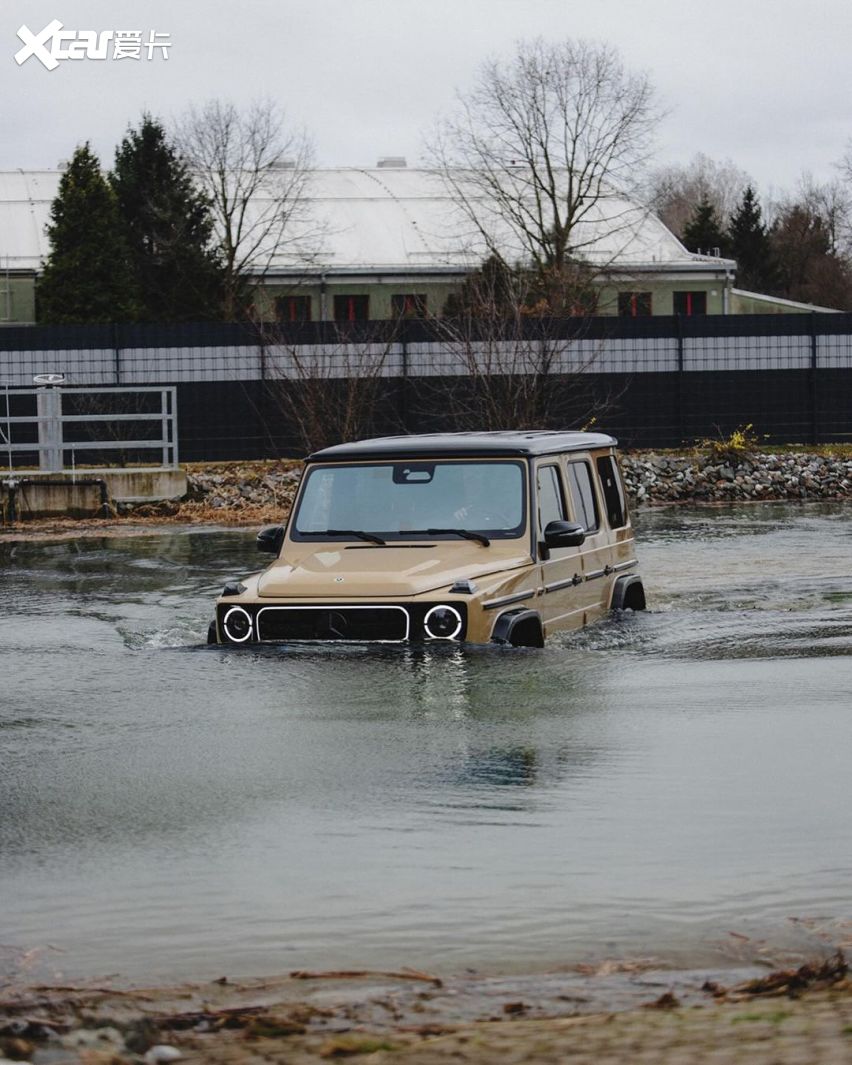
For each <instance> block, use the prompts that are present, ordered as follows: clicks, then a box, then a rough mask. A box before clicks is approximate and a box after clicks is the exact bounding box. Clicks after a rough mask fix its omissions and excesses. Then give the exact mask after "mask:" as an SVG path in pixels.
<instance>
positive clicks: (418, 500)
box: [291, 461, 526, 540]
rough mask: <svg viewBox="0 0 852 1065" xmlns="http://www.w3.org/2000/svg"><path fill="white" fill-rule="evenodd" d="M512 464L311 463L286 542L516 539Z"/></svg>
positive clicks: (519, 490)
mask: <svg viewBox="0 0 852 1065" xmlns="http://www.w3.org/2000/svg"><path fill="white" fill-rule="evenodd" d="M525 511H526V508H525V506H524V467H523V464H522V463H520V462H449V461H447V462H382V463H370V464H364V465H347V466H315V467H313V468H311V469H309V470H308V473H307V475H306V482H305V487H304V490H303V492H302V495H301V499H300V502H299V507H298V510H297V512H296V515H295V518H294V520H293V525H292V527H291V535H292V537H293V539H294V540H326V539H330V540H331V539H338V540H339V539H350V540H352V539H359V538H363V537H359V536H358V535H357V533H359V532H360V533H362V534H363V533H365V532H366V533H373V534H375V535H377V536H379V537H381V538H382V539H386V540H388V539H389V540H404V539H412V538H413V539H416V538H418V537H425V536H429V538H430V539H438V538H440V539H459V538H460V536H461V534H462V533H465V532H473V533H480V534H484V535H485V536H487V537H488V538H491V539H493V538H497V539H500V538H503V539H510V538H513V537H517V536H521V535H522V534H523V532H524V527H525V525H526V512H525Z"/></svg>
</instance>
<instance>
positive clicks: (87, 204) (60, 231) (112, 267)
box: [37, 144, 135, 324]
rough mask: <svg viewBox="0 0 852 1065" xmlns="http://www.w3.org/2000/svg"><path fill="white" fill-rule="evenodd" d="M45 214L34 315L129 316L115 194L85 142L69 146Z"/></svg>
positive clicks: (57, 319)
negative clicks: (46, 242)
mask: <svg viewBox="0 0 852 1065" xmlns="http://www.w3.org/2000/svg"><path fill="white" fill-rule="evenodd" d="M50 218H51V223H50V225H48V227H47V232H48V236H49V237H50V245H51V249H50V255H49V256H48V259H47V262H46V263H45V266H44V270H43V271H42V274H41V277H40V279H39V282H38V289H37V299H38V317H39V321H41V322H51V323H57V324H66V323H88V322H122V321H128V320H130V319H132V318H133V317H134V313H135V302H134V297H133V278H132V272H131V270H130V266H129V263H128V258H127V246H126V244H125V242H124V230H123V226H122V224H121V219H120V217H119V214H118V207H117V204H116V200H115V194H114V193H113V191H112V189H111V188H110V186H109V184H108V183H107V181H106V179H105V178H104V176H103V174H102V173H101V167H100V162H99V161H98V158H97V156H96V155H94V154H93V152H92V151H91V149H90V148H89V145H88V144H84V145H83V146H82V147H80V148H78V149H77V150H76V151H75V152H74V155H73V157H72V159H71V162H70V163H69V164H68V167H67V168H66V170H65V173H64V174H63V175H62V179H61V181H60V182H59V192H58V194H57V196H56V199H55V200H54V201H53V204H52V205H51V208H50Z"/></svg>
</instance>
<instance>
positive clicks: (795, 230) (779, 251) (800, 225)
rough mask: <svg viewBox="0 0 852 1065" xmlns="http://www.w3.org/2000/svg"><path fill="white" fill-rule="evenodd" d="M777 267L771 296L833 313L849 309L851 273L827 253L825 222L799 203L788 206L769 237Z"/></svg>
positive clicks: (846, 265)
mask: <svg viewBox="0 0 852 1065" xmlns="http://www.w3.org/2000/svg"><path fill="white" fill-rule="evenodd" d="M769 238H770V240H771V242H772V248H773V252H774V255H775V258H776V261H777V263H778V287H777V290H776V291H775V292H774V293H773V295H778V296H783V297H785V298H786V299H791V300H799V301H801V302H803V303H815V304H817V305H818V306H821V307H832V308H836V309H837V310H844V311H845V310H849V309H850V308H852V270H850V267H849V264H848V263H847V262H846V261H845V260H843V259H841V258H840V256H838V255H836V254H835V253H834V252H833V251H832V250H831V235H830V232H829V230H828V227H827V226H826V225H825V222H824V221H823V219H822V218H820V216H819V215H818V214H816V213H815V212H814V211H813V210H811V209H810V208H809V207H807V206H806V205H804V204H801V203H793V204H789V205H788V206H787V207H785V208H784V210H783V211H782V212H781V214H780V215H779V217H778V219H777V221H776V222H775V224H774V225H773V227H772V231H771V233H770V234H769Z"/></svg>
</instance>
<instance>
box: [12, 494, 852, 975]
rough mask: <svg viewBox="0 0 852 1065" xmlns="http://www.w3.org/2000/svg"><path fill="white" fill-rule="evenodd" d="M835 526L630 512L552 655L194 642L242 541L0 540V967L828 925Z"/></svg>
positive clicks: (842, 737) (836, 935)
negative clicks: (644, 590) (573, 624)
mask: <svg viewBox="0 0 852 1065" xmlns="http://www.w3.org/2000/svg"><path fill="white" fill-rule="evenodd" d="M850 518H852V511H850V510H849V508H846V509H843V508H839V507H836V508H831V507H827V508H825V507H824V508H818V507H799V508H792V507H790V508H788V507H785V506H773V507H749V508H740V509H736V508H730V509H713V510H701V511H698V510H693V511H689V510H683V509H680V510H659V511H656V512H653V513H650V514H644V515H642V516H641V518H640V521H639V523H638V524H639V530H640V558H641V562H642V568H643V572H644V574H645V577H646V583H647V586H648V593H649V601H650V606H651V609H650V610H649V611H648V612H647V613H645V614H642V615H635V616H625V617H621V618H617V619H612V620H609V621H607V622H605V623H603V624H600V625H598V626H596V627H593V628H591V629H588V630H586V631H585V632H583V633H580V634H577V635H573V636H565V637H562V638H559V639H557V640H555V641H552V642H551V643H550V645H549V646H548V647H547V648H546V649H545V650H544V651H510V652H505V651H504V652H500V651H497V650H491V649H472V650H460V649H453V648H450V647H443V648H440V649H437V650H436V649H429V650H426V649H417V648H412V649H408V650H400V649H391V650H380V649H377V648H301V649H297V650H293V649H289V650H287V649H263V650H262V651H261V652H257V651H251V650H241V651H230V650H227V649H224V648H207V647H205V646H204V645H203V643H202V640H203V637H204V633H205V631H206V625H207V620H208V618H209V615H210V606H211V603H212V599H213V596H214V594H215V592H216V590H217V589H218V587H219V586H220V585H221V583H222V581H223V580H224V579H225V578H227V577H231V576H235V575H239V574H240V573H241V572H244V571H246V570H247V569H250V568H255V567H256V565H257V561H256V559H257V556H256V555H255V552H254V549H253V543H252V534H251V533H250V532H245V531H240V532H191V531H190V532H186V531H169V532H163V533H160V534H157V535H147V536H143V537H137V538H132V539H123V540H106V539H104V540H98V539H93V540H80V541H77V542H65V543H25V544H15V545H12V544H0V582H2V583H0V605H2V610H0V670H2V674H0V676H2V680H1V681H0V683H1V684H2V688H0V944H2V946H0V978H2V976H3V973H4V972H5V973H6V975H7V976H8V975H10V974H13V973H14V974H19V973H20V972H21V971H24V970H26V971H27V972H30V973H31V972H34V971H36V970H37V971H38V972H39V974H40V975H50V974H52V973H59V972H61V973H63V974H64V975H65V976H67V977H69V978H70V977H73V978H85V977H102V976H104V975H108V974H113V973H118V974H120V975H121V976H122V977H124V978H126V979H128V980H134V981H152V980H171V979H184V978H190V979H191V978H214V977H217V976H220V975H222V974H224V973H227V974H229V975H239V974H262V973H272V972H282V971H286V970H288V969H293V968H304V967H311V968H313V967H325V966H334V967H351V966H359V967H369V968H387V967H397V966H401V965H417V966H420V967H425V968H429V967H438V968H441V969H443V970H444V971H461V970H463V969H464V968H466V967H473V968H477V969H491V970H499V971H511V970H516V971H522V970H528V971H529V970H536V969H546V968H550V967H553V966H559V965H571V964H575V963H577V962H588V961H596V960H600V959H602V958H607V957H610V958H611V957H625V956H631V957H636V956H644V957H647V956H653V957H656V958H658V959H661V960H662V961H663V962H665V963H667V964H675V965H688V966H697V965H704V964H706V965H715V964H726V963H734V962H742V961H750V960H752V959H753V958H755V957H758V956H761V955H763V956H779V955H782V954H784V953H785V952H792V953H795V952H796V951H799V950H801V951H805V952H807V951H808V950H809V949H810V948H812V947H813V946H814V945H815V944H818V943H819V942H821V941H823V940H824V941H826V942H828V941H831V942H842V941H843V940H844V939H849V938H850V937H852V891H850V884H852V847H850V838H852V813H850V801H849V798H850V779H852V774H850V766H851V765H852V522H850ZM732 933H733V934H732ZM746 937H747V938H746ZM27 952H31V953H29V954H27ZM27 966H29V967H30V968H29V969H27Z"/></svg>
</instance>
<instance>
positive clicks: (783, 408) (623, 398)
mask: <svg viewBox="0 0 852 1065" xmlns="http://www.w3.org/2000/svg"><path fill="white" fill-rule="evenodd" d="M545 349H547V350H549V351H551V352H554V351H555V352H556V357H555V359H554V360H553V362H552V363H550V362H548V364H547V366H546V368H545V370H544V371H542V372H537V370H536V365H535V359H536V352H537V351H539V350H541V351H544V350H545ZM492 359H494V360H495V361H494V363H493V365H492V363H491V360H492ZM45 371H55V372H62V373H65V374H66V376H67V384H68V385H69V386H72V387H73V386H77V387H79V388H80V389H81V390H85V389H86V388H87V387H89V388H91V387H99V386H100V387H103V386H109V385H122V386H126V387H133V386H134V385H136V386H140V387H141V386H150V385H158V386H159V385H175V386H176V387H177V389H178V404H177V407H178V427H179V446H180V456H181V458H182V459H183V460H185V461H198V460H206V459H242V458H245V459H248V458H260V457H271V456H277V455H300V454H304V452H305V449H306V440H307V439H308V438H311V437H314V438H315V437H317V435H319V436H322V434H323V432H325V433H326V434H331V436H332V437H334V435H335V433H337V434H338V435H340V434H341V433H347V434H357V435H368V434H388V433H400V432H432V431H441V430H451V429H459V428H473V427H475V426H476V425H477V424H478V423H477V421H476V418H477V413H476V412H477V411H481V410H484V409H485V405H486V401H488V400H490V399H493V398H494V396H497V398H498V399H499V401H500V403H502V404H503V407H502V409H504V410H505V412H506V423H507V424H515V425H517V424H525V425H530V426H531V425H535V424H540V425H541V426H542V427H548V426H549V427H566V428H569V427H570V428H581V427H591V426H593V427H594V428H596V429H601V430H608V431H610V432H612V433H613V434H614V435H616V436H618V437H619V438H620V440H621V441H622V443H623V444H624V445H625V446H628V447H677V446H679V445H681V444H692V443H694V442H695V441H696V440H699V439H703V438H706V437H717V436H725V435H727V434H729V433H730V432H731V431H732V430H734V429H735V428H737V427H738V426H742V425H746V424H750V425H751V426H752V427H753V431H754V433H755V434H756V435H758V436H759V437H763V438H764V439H765V440H766V441H767V442H768V443H782V442H799V443H809V442H811V443H830V442H852V315H848V314H803V315H795V314H790V315H754V316H741V315H731V316H700V317H699V316H696V317H692V318H681V317H664V316H658V317H647V318H635V319H634V318H615V317H610V318H590V319H562V320H552V321H550V320H541V319H532V320H529V321H523V322H521V323H517V324H516V325H506V326H505V328H504V329H502V331H498V330H495V327H494V325H493V323H492V324H490V326H489V327H488V328H486V326H485V325H484V324H483V323H470V322H467V323H465V322H451V321H446V320H443V321H430V320H405V321H399V322H355V323H347V324H339V323H332V322H312V323H301V324H299V323H296V324H292V325H290V324H280V325H272V326H268V325H264V326H260V325H258V324H257V323H215V322H212V323H198V324H193V323H189V324H179V325H162V324H156V323H152V324H145V323H142V324H106V325H94V326H10V327H4V328H2V329H0V429H2V427H3V417H4V414H5V413H6V412H7V410H8V412H9V413H10V415H11V416H13V417H14V416H15V414H16V413H18V407H19V405H18V401H17V400H16V399H15V390H16V388H31V387H32V379H33V375H34V374H37V373H42V372H45ZM532 379H534V385H535V395H534V396H533V398H532V399H531V398H530V397H531V392H530V386H531V380H532ZM4 386H6V388H5V389H4ZM6 393H7V394H8V396H9V397H10V398H9V404H8V408H7V406H6V403H5V400H4V395H5V394H6ZM489 393H493V395H489ZM513 395H516V396H517V404H516V405H515V407H514V408H513V406H512V402H511V400H512V396H513ZM81 409H82V408H81ZM497 409H498V410H499V409H501V408H500V406H499V404H498V408H497ZM489 416H490V418H491V423H493V420H494V417H495V414H494V411H493V410H492V411H491V413H490V415H489ZM310 423H312V424H313V428H311V424H310ZM318 425H319V429H318V428H317V426H318ZM343 426H348V427H349V428H346V429H344V428H341V427H343ZM483 426H484V423H483ZM480 427H482V426H480ZM84 432H85V430H83V429H81V433H84ZM81 438H84V437H81Z"/></svg>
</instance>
